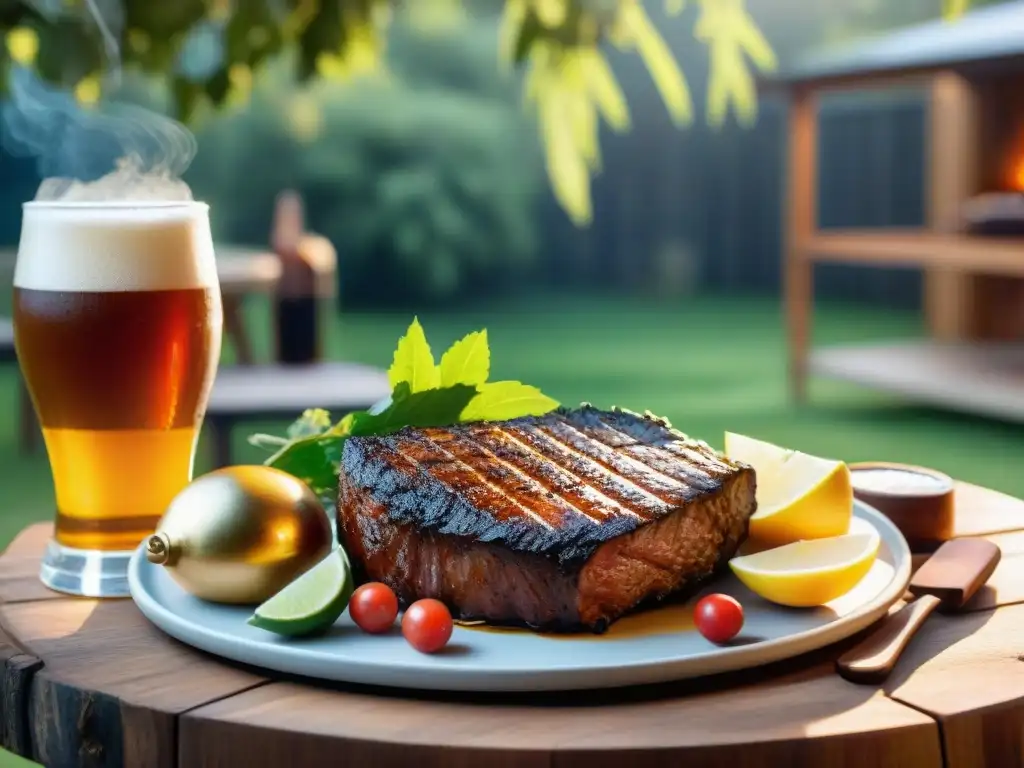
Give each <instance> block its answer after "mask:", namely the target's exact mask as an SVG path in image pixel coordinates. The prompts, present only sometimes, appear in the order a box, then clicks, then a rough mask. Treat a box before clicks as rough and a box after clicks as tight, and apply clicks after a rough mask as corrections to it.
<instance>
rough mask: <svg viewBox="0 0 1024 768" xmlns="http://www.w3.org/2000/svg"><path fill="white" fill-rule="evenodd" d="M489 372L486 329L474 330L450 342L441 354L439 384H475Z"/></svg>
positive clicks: (489, 360)
mask: <svg viewBox="0 0 1024 768" xmlns="http://www.w3.org/2000/svg"><path fill="white" fill-rule="evenodd" d="M490 374H491V350H490V348H489V347H488V345H487V330H486V329H484V330H482V331H474V332H473V333H470V334H467V335H466V336H465V337H463V338H462V339H459V341H457V342H455V343H454V344H452V346H451V347H450V348H449V349H448V351H447V352H445V353H444V355H442V356H441V386H442V387H451V386H454V385H455V384H469V385H471V386H476V385H477V384H483V383H484V382H485V381H487V377H488V376H490Z"/></svg>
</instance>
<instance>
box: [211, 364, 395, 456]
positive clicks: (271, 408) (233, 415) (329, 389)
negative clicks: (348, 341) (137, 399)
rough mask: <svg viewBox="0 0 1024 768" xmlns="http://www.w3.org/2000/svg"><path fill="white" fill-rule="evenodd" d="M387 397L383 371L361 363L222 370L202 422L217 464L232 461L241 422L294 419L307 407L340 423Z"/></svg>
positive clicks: (264, 366)
mask: <svg viewBox="0 0 1024 768" xmlns="http://www.w3.org/2000/svg"><path fill="white" fill-rule="evenodd" d="M390 394H391V386H390V384H389V383H388V376H387V373H386V372H385V371H383V370H380V369H378V368H373V367H370V366H367V365H361V364H359V363H344V362H323V363H314V364H310V365H298V366H280V365H256V366H221V368H220V370H219V371H218V372H217V378H216V379H215V381H214V384H213V392H212V393H211V394H210V404H209V406H208V408H207V411H206V421H205V425H206V426H207V427H208V428H209V429H210V433H211V437H212V438H213V446H214V462H215V466H216V467H223V466H227V465H229V464H231V463H232V458H231V453H232V452H231V435H232V432H233V430H234V427H235V426H236V425H237V424H239V423H241V422H243V421H253V420H256V419H282V420H283V419H295V418H297V417H298V416H300V415H301V414H302V412H303V411H304V410H306V409H307V408H325V409H327V410H329V411H330V412H331V416H332V417H333V418H334V419H339V418H341V417H342V416H344V415H345V414H346V413H350V412H352V411H359V410H365V409H367V408H369V407H370V406H372V405H374V404H375V403H377V402H378V401H380V400H383V399H384V398H386V397H387V396H388V395H390Z"/></svg>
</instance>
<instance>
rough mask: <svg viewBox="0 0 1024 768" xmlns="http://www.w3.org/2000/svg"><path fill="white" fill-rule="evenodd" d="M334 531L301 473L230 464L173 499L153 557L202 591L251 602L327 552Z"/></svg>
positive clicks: (219, 599) (151, 546) (208, 596)
mask: <svg viewBox="0 0 1024 768" xmlns="http://www.w3.org/2000/svg"><path fill="white" fill-rule="evenodd" d="M332 535H333V534H332V531H331V523H330V520H329V519H328V517H327V513H326V512H325V511H324V508H323V505H322V504H321V503H320V500H319V499H318V498H317V497H316V495H315V494H314V493H313V492H312V491H311V490H310V489H309V487H308V486H307V485H306V484H305V483H303V482H302V481H301V480H299V479H298V478H296V477H293V476H292V475H289V474H288V473H287V472H282V471H281V470H279V469H273V468H272V467H264V466H258V465H254V466H235V467H226V468H224V469H219V470H216V471H214V472H210V473H209V474H206V475H203V476H201V477H199V478H197V479H195V480H194V481H192V483H190V484H189V485H188V486H187V487H186V488H185V489H184V490H183V491H181V493H179V494H178V495H177V496H176V497H175V498H174V500H173V501H172V502H171V504H170V505H169V506H168V508H167V511H166V512H165V513H164V515H163V517H162V518H161V519H160V524H159V525H158V526H157V529H156V533H154V534H153V535H152V536H150V537H149V539H148V541H147V542H146V557H147V558H148V559H149V561H150V562H151V563H156V564H158V565H163V566H164V567H166V568H167V570H168V572H169V573H170V574H171V576H172V577H173V578H174V580H175V581H177V582H178V584H180V585H181V586H182V587H183V588H184V589H186V590H188V591H189V592H190V593H192V594H193V595H195V596H196V597H199V598H202V599H204V600H210V601H212V602H216V603H233V604H240V605H251V604H257V603H262V602H263V601H264V600H266V599H267V598H269V597H271V596H272V595H274V594H276V593H277V592H279V591H280V590H281V589H283V588H284V587H285V586H286V585H287V584H288V583H290V582H291V581H293V580H294V579H296V578H297V577H298V576H299V575H300V574H302V573H304V572H305V571H306V570H308V569H309V568H310V567H312V566H313V565H315V564H316V563H318V562H319V561H320V560H322V559H323V558H324V557H326V556H327V553H328V552H330V550H331V547H332Z"/></svg>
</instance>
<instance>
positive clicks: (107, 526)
mask: <svg viewBox="0 0 1024 768" xmlns="http://www.w3.org/2000/svg"><path fill="white" fill-rule="evenodd" d="M14 324H15V343H16V346H17V352H18V360H19V363H20V365H21V369H22V372H23V375H24V377H25V382H26V385H27V387H28V390H29V392H30V394H31V396H32V400H33V404H34V406H35V410H36V413H37V415H38V418H39V421H40V425H41V427H42V431H43V438H44V441H45V443H46V450H47V453H48V455H49V460H50V467H51V471H52V475H53V483H54V490H55V495H56V502H57V513H56V526H55V536H54V542H53V543H52V544H51V547H50V549H49V550H48V552H47V556H46V561H45V562H44V565H43V573H42V578H43V581H44V582H46V583H47V584H48V585H49V586H51V587H53V588H55V589H60V590H62V591H66V592H72V593H75V594H91V595H98V596H105V595H112V594H123V593H124V591H125V589H126V585H125V584H124V583H123V582H124V572H123V567H124V566H125V565H126V562H127V556H128V555H129V554H130V552H131V550H133V549H134V548H135V547H136V546H137V545H138V544H139V542H140V541H141V540H142V539H144V538H145V537H146V536H147V535H148V534H149V533H151V532H152V531H153V529H154V528H155V526H156V524H157V522H158V520H159V518H160V516H161V515H162V514H163V512H164V510H165V508H166V507H167V505H168V503H169V502H170V501H171V499H172V498H173V497H174V496H175V494H177V493H178V491H180V490H181V489H182V488H184V487H185V486H186V485H187V484H188V483H189V482H190V480H191V479H192V468H193V461H194V457H195V450H196V443H197V439H198V435H199V430H200V428H201V426H202V421H203V416H204V413H205V409H206V404H207V399H208V396H209V392H210V387H211V385H212V382H213V378H214V375H215V372H216V368H217V361H218V359H219V356H220V346H221V326H222V314H221V302H220V289H219V285H218V281H217V271H216V264H215V261H214V254H213V246H212V242H211V237H210V230H209V220H208V214H207V207H206V206H205V205H204V204H201V203H167V204H140V205H127V204H125V205H113V204H111V205H99V204H59V203H51V204H47V203H29V204H27V205H26V206H25V210H24V217H23V224H22V233H21V241H20V243H19V248H18V261H17V267H16V271H15V278H14ZM88 562H92V565H87V563H88ZM96 562H100V563H103V566H102V567H101V568H99V571H100V572H101V574H102V575H101V577H99V578H97V577H96V576H95V575H92V576H89V575H87V574H86V573H85V572H87V571H88V572H91V573H93V574H95V572H96V571H97V567H98V566H97V565H96Z"/></svg>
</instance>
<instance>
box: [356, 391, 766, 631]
mask: <svg viewBox="0 0 1024 768" xmlns="http://www.w3.org/2000/svg"><path fill="white" fill-rule="evenodd" d="M753 496H754V478H753V472H752V470H750V469H749V468H747V467H740V466H737V465H734V464H732V463H730V462H729V461H727V460H725V459H724V458H723V457H721V456H720V455H718V454H716V453H715V452H714V451H712V450H711V449H710V448H709V447H708V446H707V445H705V444H703V443H700V442H697V441H693V440H688V439H685V438H684V437H683V436H681V435H680V434H679V433H676V432H674V431H672V430H670V429H668V428H667V427H666V426H665V425H664V424H662V423H660V422H658V421H656V420H653V419H647V418H643V417H638V416H634V415H632V414H625V413H618V412H612V413H608V412H603V411H598V410H596V409H593V408H589V407H587V408H583V409H580V410H575V411H559V412H556V413H554V414H549V415H547V416H544V417H537V418H524V419H516V420H512V421H508V422H503V423H487V422H481V423H475V424H469V425H460V426H457V427H452V428H444V429H437V428H434V429H406V430H402V431H401V432H399V433H396V434H394V435H391V436H388V437H363V438H351V439H349V440H348V441H347V443H346V447H345V452H344V458H343V467H342V472H341V481H340V494H339V536H340V537H341V538H342V543H343V544H344V545H345V546H346V548H347V549H348V550H349V555H350V557H351V558H352V560H353V564H354V565H355V566H356V568H357V570H359V571H360V572H361V575H363V576H365V577H369V578H373V579H378V580H381V581H385V582H386V583H388V584H389V585H390V586H392V588H394V589H395V590H396V592H397V593H398V595H399V598H400V599H401V600H402V601H403V603H408V602H409V601H411V600H413V599H416V598H418V597H427V596H432V597H438V598H440V599H442V600H444V601H445V602H447V603H448V604H449V606H450V607H452V609H453V611H454V613H455V615H457V616H459V617H461V618H483V619H487V620H490V621H494V622H499V623H503V622H512V623H525V624H527V625H530V626H536V627H545V628H554V629H570V628H579V627H580V626H584V627H589V628H591V629H601V628H603V627H604V626H606V625H607V623H608V622H610V621H613V620H614V619H615V618H618V616H620V615H622V613H623V612H625V611H627V610H629V609H630V608H632V607H634V606H635V605H636V604H637V603H639V602H641V601H642V600H644V599H646V598H648V597H651V596H661V595H665V594H668V593H670V592H673V591H676V590H678V589H679V588H680V587H682V586H684V585H685V584H687V583H692V582H694V581H695V580H698V579H700V578H702V577H704V576H707V575H709V574H710V573H711V572H712V571H713V570H714V569H715V568H716V567H717V566H718V564H719V563H720V562H721V561H722V560H723V559H724V558H727V557H729V556H731V554H732V553H733V552H734V551H735V549H736V547H738V546H739V543H740V541H741V540H742V538H743V537H744V536H745V533H746V527H747V519H748V518H749V516H750V514H752V513H753V511H754V500H753Z"/></svg>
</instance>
